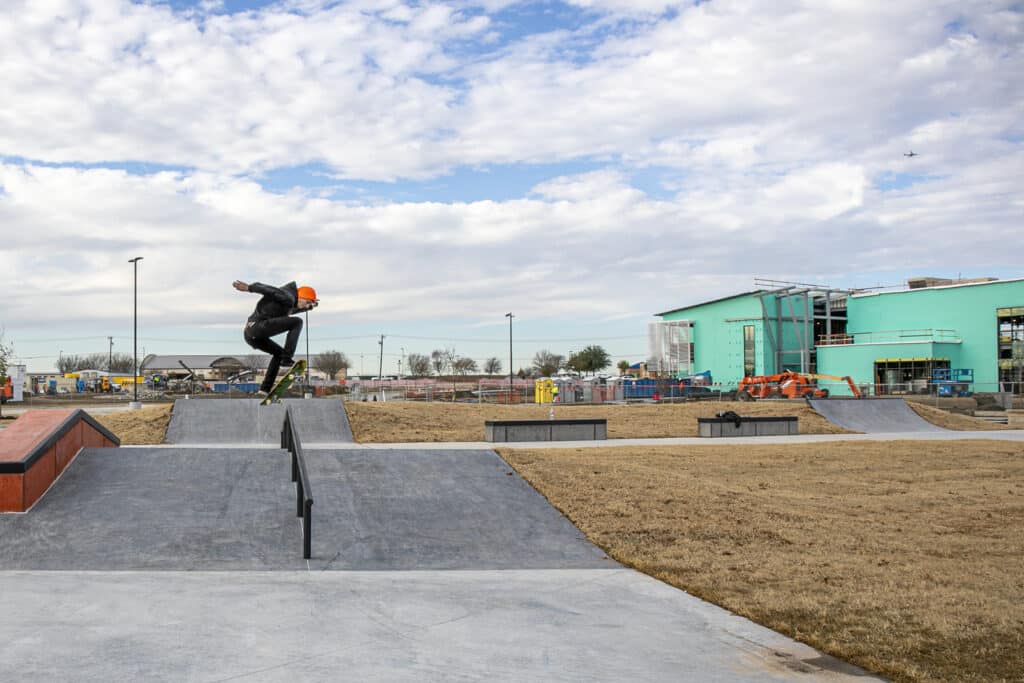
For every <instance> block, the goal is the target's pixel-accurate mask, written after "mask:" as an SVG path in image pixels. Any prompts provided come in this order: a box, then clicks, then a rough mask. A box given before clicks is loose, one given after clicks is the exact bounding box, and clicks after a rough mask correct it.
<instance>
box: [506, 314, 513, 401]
mask: <svg viewBox="0 0 1024 683" xmlns="http://www.w3.org/2000/svg"><path fill="white" fill-rule="evenodd" d="M505 317H506V318H508V402H509V403H512V318H513V317H515V316H513V315H512V313H511V312H509V313H506V314H505Z"/></svg>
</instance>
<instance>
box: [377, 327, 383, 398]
mask: <svg viewBox="0 0 1024 683" xmlns="http://www.w3.org/2000/svg"><path fill="white" fill-rule="evenodd" d="M377 343H378V344H380V365H378V366H377V386H378V387H380V398H381V400H384V395H385V394H384V335H383V334H382V335H380V341H379V342H377Z"/></svg>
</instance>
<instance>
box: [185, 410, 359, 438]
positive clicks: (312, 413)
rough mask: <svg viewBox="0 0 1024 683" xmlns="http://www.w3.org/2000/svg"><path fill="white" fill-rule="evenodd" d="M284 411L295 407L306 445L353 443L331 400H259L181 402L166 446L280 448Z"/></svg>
mask: <svg viewBox="0 0 1024 683" xmlns="http://www.w3.org/2000/svg"><path fill="white" fill-rule="evenodd" d="M285 406H291V408H292V414H293V415H294V416H295V424H296V426H297V427H298V429H299V438H301V439H302V443H303V444H309V443H319V442H325V441H326V442H351V441H352V440H353V438H352V429H351V427H349V424H348V416H347V415H346V414H345V408H344V406H342V404H341V401H340V400H338V399H332V398H313V399H287V400H285V401H284V402H282V403H273V404H270V405H266V406H261V405H260V402H259V400H258V399H247V398H239V399H212V398H211V399H202V398H194V399H178V400H176V401H175V402H174V410H173V411H172V412H171V421H170V423H169V424H168V425H167V435H166V437H165V441H166V442H167V443H169V444H202V445H217V444H253V445H266V446H275V445H280V443H281V426H282V425H283V424H284V412H285Z"/></svg>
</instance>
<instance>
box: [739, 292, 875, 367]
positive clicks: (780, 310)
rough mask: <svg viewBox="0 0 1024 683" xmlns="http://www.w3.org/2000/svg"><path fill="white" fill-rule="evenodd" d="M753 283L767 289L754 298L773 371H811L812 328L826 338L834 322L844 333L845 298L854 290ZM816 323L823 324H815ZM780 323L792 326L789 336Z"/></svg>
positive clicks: (814, 356) (813, 364)
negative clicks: (819, 329)
mask: <svg viewBox="0 0 1024 683" xmlns="http://www.w3.org/2000/svg"><path fill="white" fill-rule="evenodd" d="M754 284H755V286H757V287H767V288H769V289H766V290H765V291H763V292H761V293H759V294H758V295H757V296H758V298H759V299H760V300H761V312H762V316H763V322H764V331H765V337H766V338H767V339H768V345H769V348H770V349H771V352H772V355H773V359H774V362H775V367H774V370H773V371H774V372H782V371H783V370H795V371H797V372H802V373H813V372H815V371H816V366H817V354H816V353H815V346H816V344H815V328H816V327H820V328H821V330H822V333H823V335H824V336H825V337H826V338H829V339H830V338H832V336H833V333H834V329H833V326H834V325H836V324H837V323H839V322H842V323H843V325H842V326H843V327H844V331H845V322H846V298H847V297H848V296H849V295H851V294H853V293H854V292H855V291H856V290H848V289H835V288H832V287H828V286H822V285H811V284H807V283H802V282H785V281H781V280H767V279H763V278H755V280H754ZM817 321H820V322H822V323H823V325H821V326H818V325H816V324H815V323H816V322H817ZM784 324H791V325H792V327H791V329H792V334H789V335H787V334H786V333H785V328H784V327H783V325H784ZM794 344H795V347H794Z"/></svg>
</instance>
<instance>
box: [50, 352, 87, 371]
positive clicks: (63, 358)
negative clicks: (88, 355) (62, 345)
mask: <svg viewBox="0 0 1024 683" xmlns="http://www.w3.org/2000/svg"><path fill="white" fill-rule="evenodd" d="M84 358H85V357H84V356H79V355H77V354H73V353H69V354H63V353H62V354H61V355H60V357H59V358H58V359H57V372H59V373H60V374H62V375H64V374H67V373H69V372H74V371H75V370H81V369H82V368H83V367H85V364H84V362H85V361H84Z"/></svg>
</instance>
